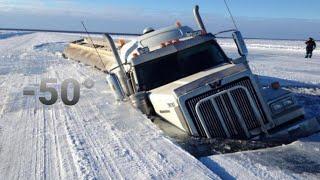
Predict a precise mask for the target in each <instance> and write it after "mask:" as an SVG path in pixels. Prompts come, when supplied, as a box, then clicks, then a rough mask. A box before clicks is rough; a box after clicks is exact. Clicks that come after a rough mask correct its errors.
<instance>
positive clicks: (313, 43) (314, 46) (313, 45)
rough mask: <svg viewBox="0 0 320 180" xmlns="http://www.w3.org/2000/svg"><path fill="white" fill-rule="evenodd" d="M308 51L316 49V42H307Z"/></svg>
mask: <svg viewBox="0 0 320 180" xmlns="http://www.w3.org/2000/svg"><path fill="white" fill-rule="evenodd" d="M306 45H307V50H314V49H315V48H316V46H317V45H316V42H315V41H314V40H308V41H306Z"/></svg>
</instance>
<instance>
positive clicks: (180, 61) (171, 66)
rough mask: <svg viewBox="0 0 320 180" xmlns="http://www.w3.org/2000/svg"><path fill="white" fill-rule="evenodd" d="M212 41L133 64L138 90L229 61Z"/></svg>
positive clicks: (147, 88) (150, 87) (151, 87)
mask: <svg viewBox="0 0 320 180" xmlns="http://www.w3.org/2000/svg"><path fill="white" fill-rule="evenodd" d="M227 59H228V58H227V57H226V55H225V54H224V52H223V51H222V49H221V48H220V46H219V45H218V44H217V43H216V42H215V41H214V40H212V41H209V42H205V43H203V44H199V45H197V46H193V47H191V48H187V49H184V50H182V51H179V52H176V53H173V54H169V55H167V56H163V57H160V58H158V59H154V60H152V61H148V62H145V63H143V64H139V65H137V66H135V70H136V75H137V79H138V83H139V88H140V90H145V91H148V90H151V89H154V88H157V87H160V86H163V85H165V84H168V83H170V82H173V81H175V80H178V79H181V78H183V77H187V76H190V75H192V74H195V73H197V72H200V71H203V70H206V69H208V68H212V67H214V66H217V65H219V64H222V63H227V62H229V61H228V60H227Z"/></svg>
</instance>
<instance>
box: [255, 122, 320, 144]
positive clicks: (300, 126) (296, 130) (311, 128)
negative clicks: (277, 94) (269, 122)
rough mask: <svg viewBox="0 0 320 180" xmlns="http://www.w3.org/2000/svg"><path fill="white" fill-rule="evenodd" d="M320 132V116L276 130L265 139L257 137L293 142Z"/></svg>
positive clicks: (265, 136)
mask: <svg viewBox="0 0 320 180" xmlns="http://www.w3.org/2000/svg"><path fill="white" fill-rule="evenodd" d="M317 132H320V116H319V117H314V118H310V119H303V118H301V119H300V120H298V121H296V122H294V123H292V124H288V125H286V126H281V128H277V129H276V130H273V131H271V132H270V133H269V134H268V135H264V136H263V137H262V136H260V137H256V138H259V139H261V140H268V141H282V142H285V141H288V142H289V141H293V140H296V139H299V138H303V137H307V136H310V135H312V134H314V133H317Z"/></svg>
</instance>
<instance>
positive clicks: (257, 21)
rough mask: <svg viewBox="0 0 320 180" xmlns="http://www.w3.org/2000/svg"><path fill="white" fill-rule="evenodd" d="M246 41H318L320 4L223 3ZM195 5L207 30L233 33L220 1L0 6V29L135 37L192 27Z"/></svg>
mask: <svg viewBox="0 0 320 180" xmlns="http://www.w3.org/2000/svg"><path fill="white" fill-rule="evenodd" d="M227 1H228V2H229V6H230V8H231V10H232V12H233V14H234V16H235V19H236V21H237V24H238V26H239V29H240V30H241V31H242V32H243V34H244V36H246V37H256V38H283V39H306V38H307V37H309V36H312V37H314V38H316V39H320V13H319V9H320V0H306V1H302V0H227ZM195 4H198V5H200V12H201V13H202V15H203V19H204V22H205V24H206V26H207V29H208V30H209V31H211V32H217V31H221V30H225V29H230V28H233V26H232V23H231V20H230V18H229V16H228V14H227V10H226V8H225V6H224V3H223V0H195V1H191V0H183V1H182V0H180V1H179V0H160V1H155V0H135V1H133V0H96V1H94V0H91V1H84V0H29V1H27V0H10V1H9V0H0V14H1V16H0V26H1V27H7V28H9V27H10V28H42V29H62V30H83V29H82V26H81V23H80V21H85V23H86V24H87V27H88V29H89V30H90V31H109V32H131V33H140V32H141V31H142V29H143V28H144V27H147V26H151V27H155V28H159V27H163V26H167V25H171V24H174V23H175V22H176V21H177V20H179V21H180V22H181V23H182V24H185V25H189V26H192V27H195V22H194V20H193V15H192V8H193V6H194V5H195Z"/></svg>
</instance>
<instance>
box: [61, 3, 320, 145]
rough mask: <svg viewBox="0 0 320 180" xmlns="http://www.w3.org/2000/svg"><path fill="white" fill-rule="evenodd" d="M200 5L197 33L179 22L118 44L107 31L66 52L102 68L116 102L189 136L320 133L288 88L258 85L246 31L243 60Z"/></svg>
mask: <svg viewBox="0 0 320 180" xmlns="http://www.w3.org/2000/svg"><path fill="white" fill-rule="evenodd" d="M198 9H199V8H198V6H196V7H195V9H194V15H195V19H196V22H197V25H198V27H199V29H200V30H197V31H195V30H193V29H192V28H190V27H188V26H182V25H181V24H180V23H176V25H174V26H169V27H166V28H162V29H158V30H153V29H152V28H147V29H146V30H145V31H144V34H143V35H141V36H138V37H136V38H133V39H132V40H131V41H126V42H125V41H121V42H120V43H119V44H117V45H118V47H116V45H115V43H114V41H113V40H112V39H111V37H110V36H109V35H107V34H106V35H105V36H106V41H105V42H104V43H105V44H103V43H100V45H98V44H99V43H98V41H95V40H93V42H95V43H92V44H91V45H90V43H85V40H80V41H75V42H73V43H71V44H70V46H69V47H67V48H66V50H65V53H64V54H65V56H67V57H69V58H71V59H76V60H79V61H83V62H85V63H88V62H89V64H92V65H95V66H96V67H98V68H100V69H102V70H105V72H107V73H108V75H107V76H108V78H107V79H108V82H109V84H110V86H111V88H112V89H113V90H114V93H115V97H116V99H118V100H129V101H131V102H132V104H133V105H134V106H135V107H137V108H139V109H140V110H141V111H142V112H143V113H145V114H147V115H148V116H158V117H161V118H162V119H163V120H165V121H167V122H169V123H171V124H172V125H174V126H175V127H177V128H179V129H181V130H182V131H184V132H185V133H186V134H189V135H190V136H197V137H205V138H229V139H265V138H276V139H277V138H296V137H301V136H306V135H310V134H312V133H315V132H317V131H319V130H320V120H319V118H313V119H308V120H306V119H304V109H303V108H302V107H301V106H300V105H299V104H298V103H297V100H296V99H295V97H294V95H293V94H292V93H291V92H289V91H287V90H284V89H282V88H281V87H279V84H278V83H274V84H273V85H272V86H270V87H262V86H260V84H259V80H258V78H257V77H256V75H254V74H253V73H252V72H251V70H250V67H249V66H248V62H247V53H248V52H247V49H246V45H245V42H244V40H243V39H242V36H241V33H240V32H239V31H237V30H231V33H232V36H233V38H234V40H235V44H236V45H237V48H238V52H239V55H240V57H239V58H237V59H230V58H228V57H227V55H226V54H225V53H224V51H223V50H222V48H221V47H220V46H219V44H218V42H217V40H216V36H215V35H213V34H211V33H207V31H206V29H205V26H204V24H203V23H202V20H201V17H200V15H199V12H198ZM228 32H230V31H228ZM76 46H79V47H80V49H81V48H82V50H79V49H77V47H76ZM81 46H82V47H81ZM90 48H91V49H90ZM94 48H95V49H94ZM80 51H83V52H84V53H82V54H81V53H79V52H80ZM96 52H98V53H99V52H100V54H98V55H99V58H101V59H100V60H101V61H99V60H98V59H99V58H98V56H97V55H94V54H95V53H96ZM84 54H91V55H90V56H85V55H84ZM93 56H95V57H93ZM88 57H90V58H91V59H90V58H89V59H88ZM110 57H111V58H110ZM106 59H107V60H106Z"/></svg>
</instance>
